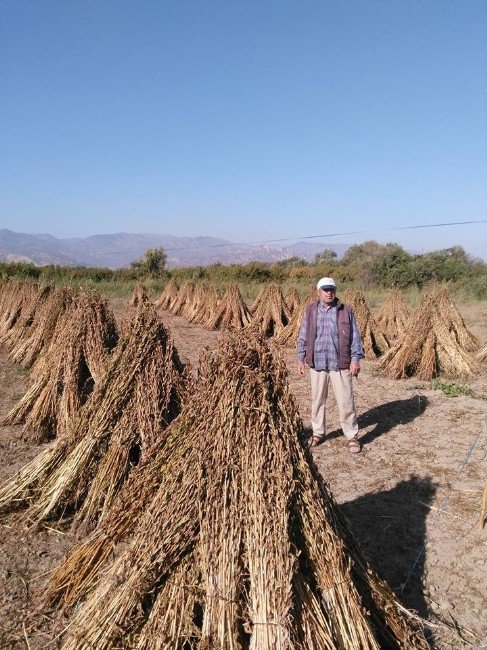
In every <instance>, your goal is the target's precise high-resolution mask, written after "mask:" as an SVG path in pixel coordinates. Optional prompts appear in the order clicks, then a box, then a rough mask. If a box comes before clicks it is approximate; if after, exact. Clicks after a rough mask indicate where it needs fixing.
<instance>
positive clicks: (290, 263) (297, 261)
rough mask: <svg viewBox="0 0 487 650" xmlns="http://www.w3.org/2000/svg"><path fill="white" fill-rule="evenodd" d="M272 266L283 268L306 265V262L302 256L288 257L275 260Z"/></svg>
mask: <svg viewBox="0 0 487 650" xmlns="http://www.w3.org/2000/svg"><path fill="white" fill-rule="evenodd" d="M274 266H277V267H280V268H283V269H292V268H293V267H295V266H308V262H307V261H306V260H305V259H303V258H302V257H297V256H294V257H288V258H286V259H285V260H279V262H275V264H274Z"/></svg>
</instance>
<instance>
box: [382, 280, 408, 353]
mask: <svg viewBox="0 0 487 650" xmlns="http://www.w3.org/2000/svg"><path fill="white" fill-rule="evenodd" d="M408 321H409V309H408V307H407V305H406V303H405V302H404V298H403V297H402V294H401V292H400V291H399V290H398V289H394V290H393V291H391V292H390V293H389V295H388V296H387V298H386V299H385V300H384V302H383V304H382V306H381V308H380V310H379V311H378V312H377V314H376V316H375V322H376V323H377V329H378V331H379V332H382V333H383V334H384V335H385V336H386V338H387V339H388V340H392V339H396V338H397V337H398V336H400V335H401V334H402V332H403V331H404V329H405V328H406V326H407V324H408Z"/></svg>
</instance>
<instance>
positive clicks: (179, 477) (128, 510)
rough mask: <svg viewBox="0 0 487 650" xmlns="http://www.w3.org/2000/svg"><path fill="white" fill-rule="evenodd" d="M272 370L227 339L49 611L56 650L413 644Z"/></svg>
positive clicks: (281, 372) (277, 649)
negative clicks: (61, 616)
mask: <svg viewBox="0 0 487 650" xmlns="http://www.w3.org/2000/svg"><path fill="white" fill-rule="evenodd" d="M301 430H302V425H301V421H300V418H299V415H298V413H297V409H296V405H295V402H294V399H293V397H292V395H291V393H290V389H289V385H288V380H287V372H286V369H285V366H284V363H283V362H282V360H280V358H276V357H274V356H273V354H272V353H271V351H270V349H269V347H268V345H267V343H266V342H265V341H264V339H262V338H259V337H254V336H251V335H249V333H245V334H243V333H240V334H233V335H231V336H227V337H225V339H224V340H223V341H222V342H221V344H220V347H219V348H218V349H217V350H215V351H213V352H206V353H205V354H204V356H203V358H202V360H201V367H200V379H199V383H198V385H197V388H196V390H195V391H194V394H193V398H192V399H191V400H189V401H188V402H187V404H186V406H185V407H184V408H183V410H182V412H181V414H180V415H179V417H177V418H176V419H175V420H174V421H173V422H172V424H170V425H169V427H168V428H167V429H166V430H165V433H164V435H160V436H156V438H155V440H154V443H153V445H152V446H151V447H150V448H149V449H147V451H146V453H145V456H144V459H143V460H142V461H141V462H140V463H139V465H138V466H137V467H136V468H135V470H134V471H133V472H132V474H131V476H130V478H129V479H128V480H127V481H126V483H125V485H124V487H123V488H122V489H121V491H120V492H119V494H118V495H117V497H116V498H115V500H114V502H113V504H112V506H111V508H110V509H109V510H108V511H107V512H106V514H105V515H104V517H103V518H102V519H101V521H100V523H99V525H98V526H97V528H96V529H95V530H94V532H93V533H92V535H91V536H90V537H88V538H87V539H86V540H85V541H84V542H82V543H80V544H79V545H78V546H76V547H75V548H74V549H73V551H72V553H71V554H70V555H69V556H68V557H67V558H66V560H65V562H64V564H63V565H61V567H59V569H58V570H57V572H56V573H55V574H54V575H53V577H52V579H51V582H50V585H49V588H48V591H47V593H46V600H47V602H49V603H50V604H51V605H53V606H56V607H59V606H62V607H63V608H64V609H65V610H69V608H70V607H73V606H74V605H79V606H78V607H76V608H75V610H74V614H73V618H72V621H71V623H70V625H69V629H68V632H67V636H66V638H65V639H64V643H63V645H62V647H63V648H64V650H75V649H76V650H87V649H88V648H90V649H92V648H97V649H98V650H104V649H107V650H108V648H114V647H122V646H123V647H129V648H134V649H137V650H142V649H143V648H151V649H154V650H160V649H162V648H164V649H168V648H185V647H190V648H200V649H203V648H207V649H208V648H212V649H214V648H215V649H217V648H236V649H241V650H244V649H249V650H254V649H255V650H257V649H259V650H284V649H286V650H287V649H289V648H294V649H296V650H298V649H299V650H322V649H323V648H328V649H330V650H331V649H332V648H339V649H347V650H352V649H353V650H360V649H364V650H365V649H376V648H397V649H399V648H419V649H421V650H423V649H424V650H426V648H427V647H428V645H427V644H426V642H425V640H424V637H423V636H422V633H421V632H420V631H418V630H415V629H414V628H413V625H412V620H413V619H412V618H410V616H409V615H408V614H407V612H405V610H404V609H403V608H402V607H401V606H400V605H399V604H398V603H397V602H396V599H395V596H394V594H393V592H392V591H391V589H390V588H389V587H388V585H387V584H386V583H384V582H383V581H382V580H380V579H379V578H378V576H377V575H376V574H375V573H374V571H373V570H372V568H371V567H370V566H369V565H368V564H367V562H366V560H365V558H364V557H363V555H362V553H361V551H360V550H359V548H358V547H357V545H356V542H355V541H354V539H353V537H352V535H351V533H350V531H349V529H348V526H347V524H346V523H345V521H344V519H343V517H342V515H341V512H340V510H339V508H338V506H337V505H336V503H335V501H334V499H333V497H332V495H331V493H330V491H329V489H328V487H327V485H326V484H325V483H324V481H323V480H322V478H321V477H320V475H319V473H318V471H317V469H316V467H315V466H314V464H313V461H312V458H311V456H310V454H309V452H308V451H307V449H306V448H305V447H304V446H303V445H302V444H301V442H300V433H301Z"/></svg>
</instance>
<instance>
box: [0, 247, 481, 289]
mask: <svg viewBox="0 0 487 650" xmlns="http://www.w3.org/2000/svg"><path fill="white" fill-rule="evenodd" d="M323 275H332V276H333V277H334V278H335V279H336V280H337V281H338V282H339V283H340V284H343V283H346V284H352V285H359V286H367V285H370V286H377V287H385V288H391V287H398V288H401V289H405V288H408V287H411V286H417V287H419V288H421V287H423V286H424V285H426V284H428V283H429V282H431V281H438V282H445V281H453V282H455V283H458V284H460V285H464V286H465V287H466V288H467V287H468V289H469V292H470V293H471V294H472V295H475V297H477V298H481V299H487V264H486V263H485V262H484V261H483V260H480V259H477V258H474V257H472V256H470V255H469V254H468V253H467V252H466V251H465V250H464V249H463V248H462V247H461V246H453V247H451V248H444V249H441V250H437V251H431V252H428V253H421V254H413V253H409V252H408V251H406V250H405V249H404V248H402V246H400V245H399V244H396V243H387V244H380V243H378V242H377V241H373V240H371V241H366V242H364V243H362V244H355V245H353V246H351V247H350V248H348V250H347V251H346V252H345V254H344V256H343V257H342V258H341V259H339V258H338V257H337V255H336V253H335V252H334V251H333V250H331V249H328V248H325V249H324V250H323V251H321V252H320V253H318V254H317V255H316V256H315V258H314V260H313V261H312V262H308V261H306V260H305V259H302V258H300V257H291V258H288V259H285V260H282V261H279V262H273V263H267V262H249V263H247V264H228V265H224V264H221V263H219V262H216V263H214V264H210V265H208V266H191V267H183V268H178V269H171V270H169V269H168V268H167V255H166V253H165V251H164V249H163V248H151V249H147V251H146V253H145V255H144V256H143V257H142V258H141V259H139V260H136V261H134V262H133V263H132V264H131V266H130V268H123V269H108V268H85V267H63V266H57V265H46V266H35V265H34V264H26V263H23V262H10V263H7V262H3V263H0V277H7V276H9V277H31V278H36V279H39V280H41V281H42V280H49V281H54V282H56V281H60V282H71V281H72V282H78V283H79V282H83V281H89V282H91V283H95V284H96V283H97V282H127V281H135V280H143V279H144V278H152V279H159V280H164V279H169V278H170V277H173V278H176V279H178V278H179V279H181V280H184V279H191V280H197V279H206V280H209V281H219V282H222V281H237V282H257V283H259V282H269V281H277V282H284V281H293V280H304V281H306V280H308V279H309V280H311V279H314V278H316V277H317V276H323Z"/></svg>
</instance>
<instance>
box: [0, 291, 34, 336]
mask: <svg viewBox="0 0 487 650" xmlns="http://www.w3.org/2000/svg"><path fill="white" fill-rule="evenodd" d="M37 291H38V285H37V283H36V282H26V281H20V280H7V281H4V282H3V283H2V292H1V300H0V339H1V341H2V342H3V343H8V341H9V338H10V337H11V336H14V335H15V329H16V328H17V327H19V326H20V327H21V322H22V314H24V315H25V313H26V312H28V311H29V308H30V307H31V305H32V303H33V301H34V300H35V296H36V294H37ZM12 330H14V332H13V333H12Z"/></svg>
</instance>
